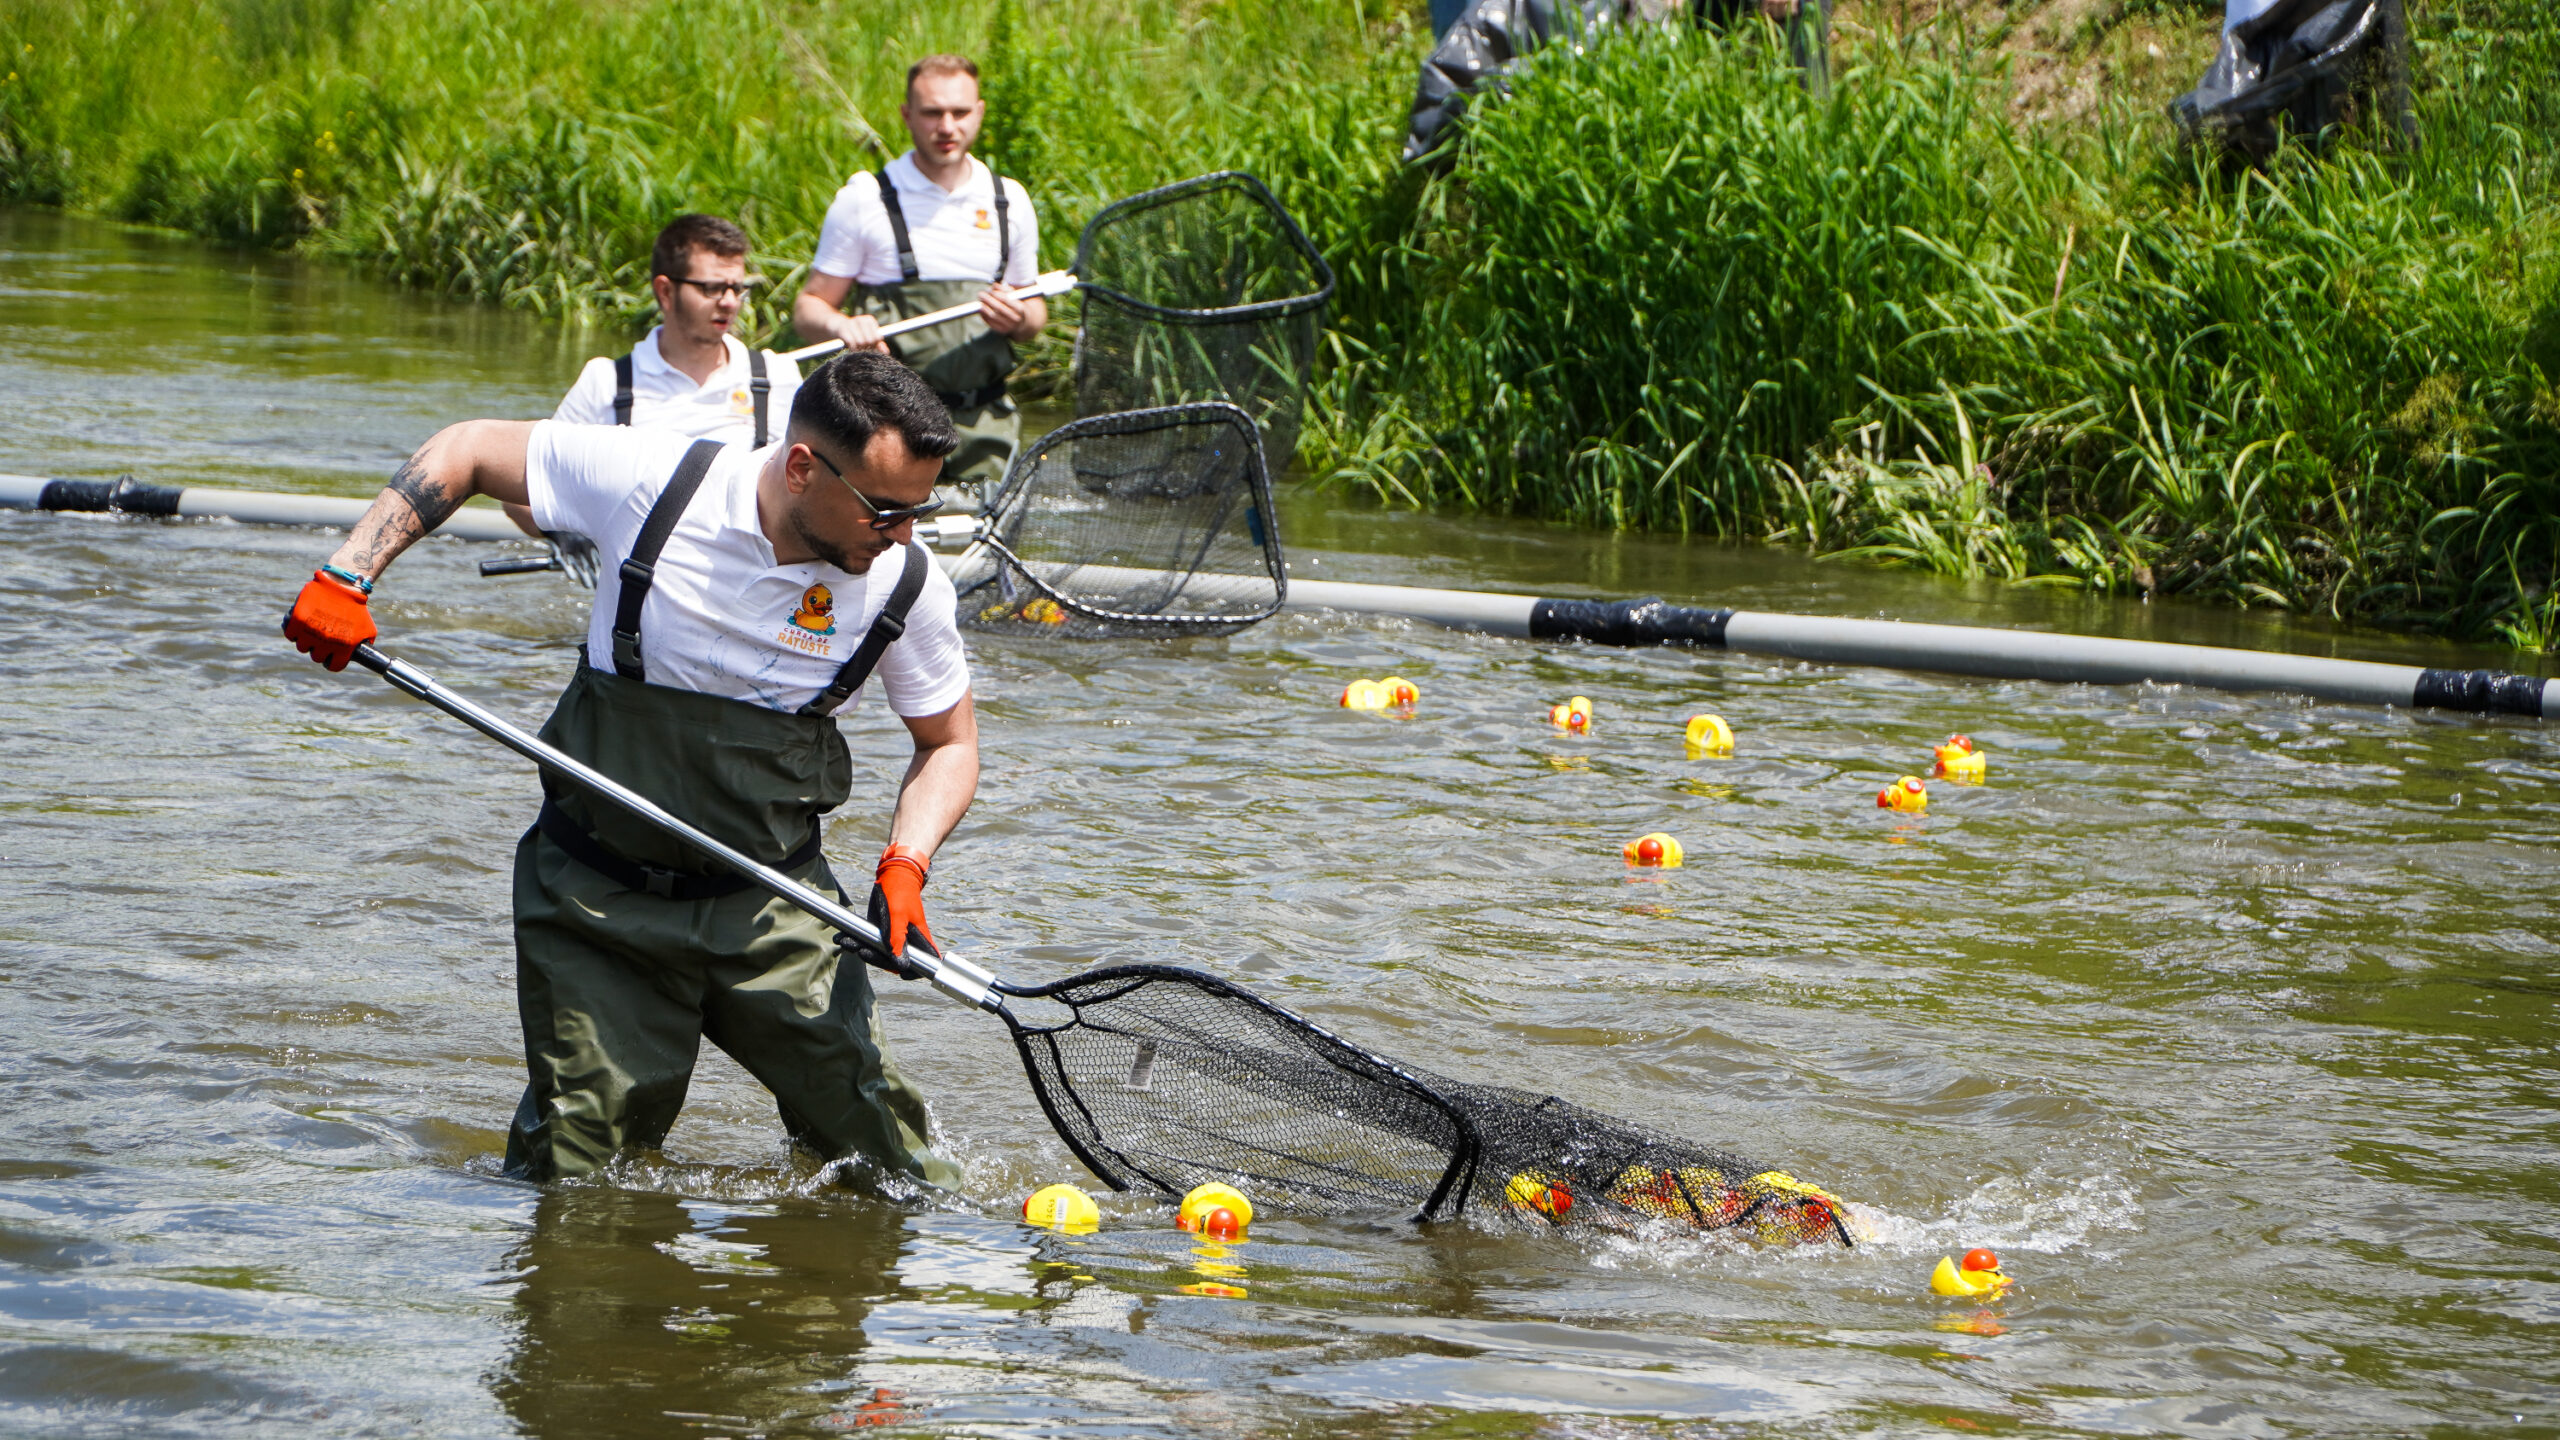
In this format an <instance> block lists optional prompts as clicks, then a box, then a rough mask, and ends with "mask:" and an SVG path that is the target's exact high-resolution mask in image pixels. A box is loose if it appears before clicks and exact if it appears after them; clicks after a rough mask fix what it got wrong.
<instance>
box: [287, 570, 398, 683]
mask: <svg viewBox="0 0 2560 1440" xmlns="http://www.w3.org/2000/svg"><path fill="white" fill-rule="evenodd" d="M380 633H381V632H380V631H377V630H376V629H374V628H373V611H372V609H371V608H370V607H369V606H367V605H366V604H365V595H364V592H363V591H361V590H358V589H357V588H356V587H354V586H353V585H350V584H348V583H347V582H346V581H344V580H340V579H338V578H337V577H336V576H333V575H325V574H322V573H320V572H319V571H316V570H315V571H313V572H312V575H311V580H310V583H308V584H306V585H304V586H303V587H302V594H301V595H300V596H298V597H296V598H295V600H294V602H293V613H292V614H290V615H287V616H285V617H284V634H285V638H286V639H288V640H291V641H292V642H293V648H294V649H296V650H299V651H301V652H302V653H303V654H305V655H308V656H310V657H311V658H312V659H314V660H316V661H318V662H320V663H321V664H323V665H326V666H328V667H329V668H330V669H331V670H344V669H346V668H347V662H348V661H349V660H352V659H354V658H355V653H356V647H357V646H359V645H366V644H370V643H372V641H373V637H374V636H375V635H377V634H380Z"/></svg>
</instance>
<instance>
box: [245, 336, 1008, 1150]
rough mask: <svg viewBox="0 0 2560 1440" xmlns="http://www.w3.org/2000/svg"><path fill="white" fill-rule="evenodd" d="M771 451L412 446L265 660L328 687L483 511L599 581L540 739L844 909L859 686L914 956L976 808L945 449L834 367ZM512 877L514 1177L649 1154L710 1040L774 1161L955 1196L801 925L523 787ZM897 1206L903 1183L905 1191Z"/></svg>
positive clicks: (848, 359)
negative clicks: (436, 555)
mask: <svg viewBox="0 0 2560 1440" xmlns="http://www.w3.org/2000/svg"><path fill="white" fill-rule="evenodd" d="M781 440H782V443H778V444H775V445H771V446H768V447H766V448H764V449H762V450H750V449H748V448H746V447H744V446H736V445H732V446H722V445H720V444H718V443H716V442H714V441H710V440H694V441H690V442H688V441H687V440H686V439H685V438H684V437H683V436H681V435H676V434H670V433H666V432H662V431H652V430H645V429H639V428H636V427H635V428H629V429H611V428H600V427H593V426H582V425H563V424H560V423H558V422H556V421H549V420H545V421H537V422H533V423H530V424H526V423H518V422H512V421H501V420H475V421H469V422H466V423H464V424H461V425H456V426H454V427H452V428H450V429H447V430H445V431H443V432H442V433H440V434H438V435H437V436H435V438H433V439H431V440H429V441H428V442H427V443H426V444H425V445H424V446H422V447H420V449H419V450H418V452H417V454H415V455H413V456H412V457H410V459H409V461H408V462H407V463H406V464H404V465H402V466H401V467H400V470H399V472H398V473H397V474H395V475H393V476H392V478H391V483H390V485H389V486H388V487H386V488H385V489H384V490H383V491H382V493H381V494H380V495H379V496H377V497H375V499H374V502H373V507H372V508H371V509H370V510H368V511H367V512H366V513H365V516H364V518H363V519H362V520H361V521H359V522H358V523H357V525H356V527H355V529H354V531H353V532H351V533H350V534H349V536H348V537H347V541H346V543H345V544H344V545H341V546H340V547H339V548H338V550H337V553H336V554H334V555H332V556H331V557H330V559H329V562H328V563H327V564H325V565H323V566H321V567H320V569H319V571H318V572H317V573H315V574H314V575H313V576H312V578H311V581H310V583H308V584H306V585H305V586H303V588H302V593H301V595H300V597H299V598H297V599H296V601H295V603H294V607H293V612H292V614H291V615H290V616H288V617H287V618H286V620H285V627H284V628H285V634H286V635H287V636H288V637H290V638H291V639H292V640H293V642H294V644H295V646H296V647H298V648H300V649H301V650H303V651H304V652H305V653H307V654H309V655H310V656H311V658H312V659H314V660H316V661H318V662H320V663H322V664H324V665H326V666H328V667H329V668H330V669H332V670H337V669H340V668H342V667H344V666H345V664H346V663H347V661H348V660H349V659H350V658H352V656H353V655H354V652H355V647H356V646H358V645H361V644H366V643H369V642H370V641H371V640H372V639H373V638H374V635H375V629H374V624H373V620H372V617H371V615H370V613H369V611H368V608H367V600H368V597H369V596H370V595H371V593H372V591H373V589H374V586H375V584H376V582H377V581H378V579H379V577H380V576H381V575H382V573H383V571H384V569H385V568H386V567H388V566H389V565H390V563H391V562H392V560H393V559H394V558H395V557H397V556H398V555H399V554H400V553H401V552H402V551H404V550H406V549H407V548H408V547H409V546H410V545H411V544H413V543H415V542H416V541H417V540H418V538H419V537H420V536H422V535H424V534H426V533H427V532H429V531H431V530H433V529H434V528H435V527H436V526H437V525H439V524H441V523H443V521H444V520H445V519H446V518H447V517H448V516H450V515H451V514H452V513H453V511H454V510H455V508H456V507H458V506H460V505H461V504H462V503H463V502H464V501H465V500H467V499H469V498H470V497H471V496H473V495H488V496H491V497H493V498H495V499H497V500H501V501H506V502H511V503H515V504H522V505H529V506H531V508H532V512H533V516H534V519H535V520H536V521H537V522H538V523H540V524H541V525H542V526H543V528H545V529H550V530H563V529H565V530H573V531H577V532H579V533H582V534H586V535H592V536H594V537H595V539H596V542H597V545H598V547H599V548H600V549H601V551H602V552H603V558H604V559H605V560H606V561H607V562H608V564H607V567H606V568H605V570H604V572H603V576H602V580H601V583H600V585H599V586H598V589H597V592H596V603H595V607H594V615H593V618H592V620H591V621H590V623H589V626H588V633H587V643H586V646H585V648H584V649H583V650H582V652H581V663H580V665H579V667H578V672H577V675H576V676H575V678H573V679H572V680H571V682H570V684H569V688H568V689H567V691H566V692H564V693H563V694H562V695H561V697H560V701H559V704H558V705H557V706H556V707H555V708H554V709H553V711H552V714H551V718H550V720H549V721H548V722H547V723H546V724H545V725H544V726H543V729H542V735H543V738H544V739H546V740H548V741H550V742H551V743H552V744H554V745H557V746H559V747H560V748H561V749H563V750H566V751H567V752H569V753H570V754H572V755H575V756H577V757H578V758H580V759H582V760H585V761H587V762H588V763H589V764H592V765H594V766H596V767H597V768H598V769H601V770H603V771H605V772H606V773H608V774H611V775H613V776H614V777H616V778H617V779H620V780H622V781H623V782H624V783H626V784H629V785H631V786H633V787H634V788H636V789H638V790H640V791H641V792H642V793H644V794H647V795H649V796H650V797H651V798H653V799H656V800H657V801H659V802H660V803H661V804H664V805H665V806H666V807H667V808H669V809H670V810H673V811H674V812H675V813H676V814H678V815H680V816H682V817H684V818H685V819H687V820H689V821H691V822H692V823H694V824H695V825H697V826H700V827H701V828H703V829H705V830H707V831H709V832H710V833H711V834H713V835H714V836H717V837H718V838H719V839H721V840H723V841H725V842H727V843H728V844H730V845H733V846H735V847H737V848H738V849H740V850H743V851H745V852H746V853H748V854H749V855H751V856H753V857H755V858H756V859H758V860H760V861H763V862H764V863H766V864H768V865H771V866H773V867H774V868H776V869H778V870H781V871H782V872H783V873H785V874H787V875H790V876H792V877H793V878H795V879H798V880H801V881H802V882H804V883H806V884H809V885H812V886H816V887H818V888H821V889H827V890H832V889H835V888H836V881H835V878H834V876H833V875H832V873H831V872H830V871H829V870H828V867H827V861H826V858H825V856H824V855H823V854H821V853H820V849H819V835H820V831H819V821H820V818H821V817H822V816H823V815H824V814H825V813H826V812H828V811H830V810H832V809H834V808H835V807H836V806H838V805H839V804H842V803H843V802H844V801H845V799H846V798H847V797H848V796H849V795H850V793H851V789H852V784H853V780H854V775H853V760H852V757H851V753H850V752H849V751H848V750H847V748H846V746H845V741H844V736H843V735H842V733H841V732H839V731H838V729H837V728H836V716H837V715H838V714H840V713H842V712H843V711H844V710H846V709H847V708H849V707H850V705H851V704H852V702H853V700H854V698H855V696H856V694H857V692H858V691H860V689H861V688H862V686H863V684H864V682H865V681H866V680H867V679H869V678H870V677H871V676H873V675H875V674H876V675H877V676H878V678H879V681H880V687H879V688H880V691H881V693H882V694H883V695H884V696H885V698H886V699H887V701H888V704H889V708H890V709H891V710H892V711H894V712H895V713H896V714H897V716H898V718H899V719H900V720H901V721H902V722H903V723H904V724H905V726H906V729H907V732H908V735H909V736H910V738H911V739H912V741H913V745H914V752H913V755H912V756H911V758H910V759H909V760H908V762H907V765H906V768H905V772H904V775H903V777H902V778H901V779H900V781H899V789H898V801H897V807H896V810H895V812H894V814H893V816H892V819H891V822H890V827H889V843H888V847H887V849H885V850H884V851H883V852H882V853H881V856H880V860H879V863H878V865H877V866H876V867H875V869H874V872H873V883H872V889H871V902H870V913H871V919H872V923H873V924H874V925H875V926H876V927H877V928H878V929H879V930H880V932H881V934H882V935H883V936H884V937H885V938H886V940H887V942H888V947H889V948H888V951H887V954H886V955H885V956H879V957H875V963H881V964H883V965H884V968H889V969H892V970H893V971H901V972H903V971H904V969H905V968H906V967H904V965H903V962H902V961H900V960H898V959H896V958H894V957H897V956H900V955H902V954H903V953H904V951H905V949H906V947H907V946H909V945H914V946H917V947H919V948H921V949H923V950H926V951H928V952H931V951H933V949H934V946H933V936H932V932H931V930H930V929H929V928H928V927H927V923H926V918H925V910H924V881H925V873H926V870H927V867H928V866H929V865H930V864H931V863H932V859H933V853H934V851H935V849H936V848H937V847H938V846H939V845H940V844H941V843H942V841H943V838H944V837H945V836H947V835H948V834H949V833H950V832H951V829H952V827H953V826H954V825H956V824H958V823H959V821H960V817H961V815H962V814H963V813H965V812H966V811H967V809H968V808H969V801H970V799H971V797H972V796H974V795H975V794H976V792H977V783H978V728H977V719H976V711H975V709H974V708H973V705H972V702H971V699H970V685H969V663H968V655H967V652H966V650H965V649H964V648H963V647H962V645H961V640H960V631H959V626H958V621H957V609H958V603H957V599H956V597H955V596H954V594H953V592H952V588H951V582H950V581H949V580H948V579H946V578H944V576H943V574H942V572H941V571H940V570H939V569H938V568H936V567H935V565H934V564H933V561H932V557H931V556H929V555H927V554H926V553H925V550H924V548H923V547H922V546H920V545H918V544H916V543H915V540H914V522H915V520H916V519H917V518H919V517H920V516H923V515H925V514H929V513H930V512H932V511H933V510H934V509H935V508H937V503H938V502H936V501H935V500H934V499H933V487H934V481H935V479H936V477H937V475H938V474H939V472H940V470H941V468H942V462H943V458H944V457H945V456H947V455H949V454H950V453H951V451H952V449H953V447H954V446H955V445H956V444H957V443H958V437H957V436H956V435H954V434H953V433H952V429H951V420H950V417H949V415H948V414H946V413H945V412H944V410H943V407H942V404H941V402H939V401H938V400H936V399H935V398H934V395H933V392H932V391H931V390H929V389H927V388H926V387H925V385H924V383H923V382H922V381H920V380H918V379H917V378H916V376H915V375H914V374H913V372H911V371H909V370H907V369H906V368H905V367H903V366H901V365H899V364H898V363H897V362H896V361H894V360H891V359H889V358H888V357H886V356H883V355H876V354H871V353H867V352H864V353H855V354H847V355H842V356H839V357H837V358H836V359H835V360H833V361H831V362H829V363H828V364H826V365H824V366H821V367H820V368H819V369H818V370H817V371H816V372H815V373H814V374H812V375H811V376H810V377H809V378H808V380H807V382H806V383H804V384H803V385H802V386H801V387H800V390H799V393H798V395H797V396H796V397H795V398H794V400H793V402H792V406H791V415H790V422H789V425H788V428H787V429H786V430H785V431H784V433H783V435H782V437H781ZM543 788H544V799H543V804H542V809H541V813H540V815H539V817H538V818H537V819H536V821H535V822H534V825H533V828H532V829H531V830H528V831H527V832H526V833H525V836H524V838H523V839H522V840H521V841H520V842H518V844H517V846H516V852H515V936H516V984H517V1008H518V1011H519V1014H520V1015H521V1017H522V1020H523V1025H524V1040H525V1063H526V1067H527V1069H528V1071H529V1072H530V1076H529V1082H528V1084H527V1085H526V1087H525V1092H524V1099H523V1101H522V1103H521V1104H519V1105H518V1107H517V1109H516V1114H515V1120H514V1124H513V1125H512V1126H511V1127H510V1129H509V1131H508V1136H507V1157H506V1173H508V1174H509V1175H513V1176H519V1177H523V1178H526V1179H532V1180H549V1179H553V1178H555V1177H559V1176H567V1175H579V1174H584V1173H586V1172H588V1171H591V1170H594V1169H595V1168H597V1167H598V1166H600V1165H602V1164H604V1163H605V1162H606V1161H607V1160H609V1159H610V1158H612V1157H613V1156H614V1155H615V1154H616V1153H618V1152H622V1151H625V1150H628V1149H631V1148H635V1147H637V1148H649V1147H654V1146H656V1145H657V1144H658V1143H659V1142H660V1141H661V1140H663V1139H664V1138H665V1136H666V1134H667V1131H668V1128H669V1127H670V1126H671V1125H673V1124H674V1122H675V1118H676V1112H677V1110H678V1108H679V1107H680V1106H681V1105H682V1104H683V1102H684V1096H685V1089H686V1086H687V1084H688V1083H689V1082H690V1080H691V1078H692V1074H693V1066H694V1059H695V1056H696V1053H697V1052H698V1051H699V1049H700V1044H701V1041H702V1039H703V1038H704V1037H708V1038H709V1039H710V1040H711V1042H712V1043H713V1044H715V1045H718V1046H719V1047H720V1048H721V1049H723V1050H725V1051H727V1052H728V1053H729V1054H730V1055H732V1056H734V1057H736V1059H737V1060H738V1062H739V1063H740V1064H742V1065H744V1066H745V1067H746V1068H747V1069H748V1071H749V1072H751V1073H753V1074H754V1075H755V1076H756V1078H757V1079H759V1080H761V1081H763V1082H764V1084H765V1086H766V1087H767V1088H768V1089H770V1090H771V1091H772V1092H773V1094H774V1097H775V1100H776V1102H777V1104H778V1106H779V1108H780V1110H781V1114H782V1123H783V1128H784V1129H785V1131H786V1132H788V1133H789V1135H790V1137H791V1138H792V1140H793V1141H795V1142H797V1143H799V1144H801V1145H804V1146H806V1147H807V1148H809V1149H811V1150H813V1151H815V1152H816V1153H817V1155H818V1156H819V1158H821V1159H822V1160H825V1161H828V1162H836V1161H848V1162H851V1163H853V1164H855V1165H857V1166H866V1167H870V1168H871V1169H872V1170H873V1172H874V1173H875V1174H876V1175H878V1176H880V1177H883V1178H887V1179H889V1180H890V1181H891V1188H893V1189H895V1188H897V1186H898V1185H899V1184H900V1183H911V1182H913V1181H916V1180H922V1181H926V1182H929V1183H932V1184H938V1185H944V1186H948V1185H951V1184H953V1183H955V1182H956V1180H957V1175H956V1173H955V1172H954V1171H953V1170H952V1169H951V1167H950V1166H949V1165H948V1164H947V1163H945V1162H944V1161H943V1160H941V1159H940V1158H939V1157H937V1156H936V1155H934V1153H933V1152H932V1150H931V1149H930V1148H928V1145H927V1140H928V1130H927V1125H926V1114H925V1106H924V1102H923V1099H922V1097H920V1096H919V1095H918V1094H917V1093H916V1091H915V1090H914V1089H913V1088H912V1087H910V1086H909V1085H908V1084H907V1083H906V1081H905V1080H904V1079H903V1078H901V1077H900V1075H899V1073H898V1070H897V1067H896V1066H895V1065H894V1064H892V1063H891V1061H890V1059H889V1056H888V1051H887V1046H886V1043H885V1041H884V1039H883V1037H882V1035H881V1032H880V1027H879V1022H878V1020H877V1018H876V1016H875V1014H874V1011H873V1003H872V993H871V985H870V980H869V978H868V976H866V975H865V973H864V971H863V967H862V966H861V965H859V964H852V965H846V964H841V963H840V958H841V956H840V951H839V948H838V944H839V942H838V941H837V940H836V939H835V938H834V937H831V936H830V934H829V932H828V930H827V927H826V926H825V925H824V924H822V923H821V922H820V921H818V920H817V919H815V918H814V917H812V916H810V915H808V914H805V913H804V912H802V911H800V910H797V909H795V908H794V907H792V906H790V905H788V904H786V903H784V902H782V901H780V900H775V899H771V898H768V897H767V896H766V895H765V894H764V893H763V892H762V891H759V890H755V889H753V888H751V887H750V886H749V885H748V884H747V882H746V881H744V880H743V879H742V878H740V877H738V876H737V875H735V874H732V873H730V872H728V871H726V870H724V869H722V868H721V867H720V866H719V865H718V864H717V863H716V862H710V861H707V860H706V859H705V858H704V857H703V856H700V855H697V854H694V853H691V852H690V851H688V850H687V849H686V848H685V847H684V846H682V845H681V844H678V843H676V842H675V841H673V840H671V839H669V838H667V837H666V836H664V835H661V834H659V833H658V832H656V831H654V830H652V829H650V828H649V827H648V826H646V825H643V824H641V823H639V822H638V821H636V820H634V819H633V818H632V817H630V816H628V815H626V814H624V813H622V812H620V811H619V810H617V809H616V808H615V807H614V806H612V805H611V804H610V803H606V802H602V801H598V800H595V799H592V798H590V797H589V796H587V795H585V794H582V793H580V792H579V791H577V790H576V789H575V788H573V787H571V786H568V785H565V784H563V783H561V782H558V781H556V780H553V779H551V778H550V777H545V779H544V785H543ZM901 1177H903V1179H901Z"/></svg>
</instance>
